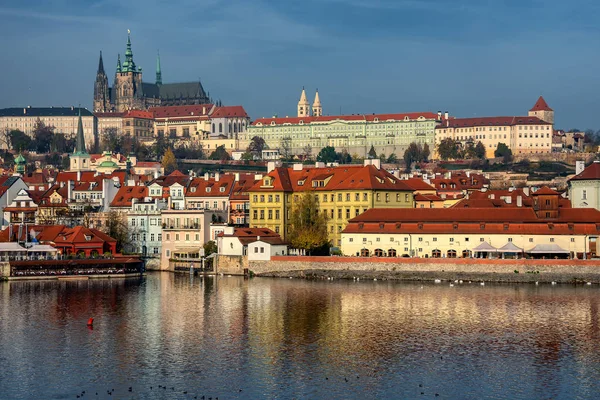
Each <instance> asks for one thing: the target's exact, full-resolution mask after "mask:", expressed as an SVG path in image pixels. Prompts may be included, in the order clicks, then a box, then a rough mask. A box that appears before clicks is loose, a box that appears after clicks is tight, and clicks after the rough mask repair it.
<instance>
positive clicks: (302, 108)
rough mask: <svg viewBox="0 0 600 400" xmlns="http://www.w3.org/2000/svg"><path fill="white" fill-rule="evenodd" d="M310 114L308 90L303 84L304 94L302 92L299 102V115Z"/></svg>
mask: <svg viewBox="0 0 600 400" xmlns="http://www.w3.org/2000/svg"><path fill="white" fill-rule="evenodd" d="M309 115H310V103H309V102H308V99H307V98H306V91H305V90H304V86H302V94H300V101H299V102H298V116H299V117H308V116H309Z"/></svg>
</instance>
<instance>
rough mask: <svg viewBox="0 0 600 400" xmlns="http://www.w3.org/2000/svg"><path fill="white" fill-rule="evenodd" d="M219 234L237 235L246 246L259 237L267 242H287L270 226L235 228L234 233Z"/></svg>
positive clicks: (223, 234) (222, 234)
mask: <svg viewBox="0 0 600 400" xmlns="http://www.w3.org/2000/svg"><path fill="white" fill-rule="evenodd" d="M218 236H220V237H236V238H238V240H239V241H240V243H242V245H244V246H247V245H248V244H249V243H253V242H256V240H257V239H258V237H260V240H261V241H263V242H265V243H269V244H285V243H284V242H283V240H281V236H279V234H278V233H275V232H273V231H272V230H271V229H269V228H235V229H234V230H233V234H232V235H226V234H225V233H220V234H219V235H218Z"/></svg>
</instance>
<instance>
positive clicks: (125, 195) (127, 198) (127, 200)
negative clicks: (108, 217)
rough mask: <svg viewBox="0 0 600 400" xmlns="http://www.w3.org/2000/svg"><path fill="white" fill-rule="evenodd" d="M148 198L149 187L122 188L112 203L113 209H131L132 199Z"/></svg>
mask: <svg viewBox="0 0 600 400" xmlns="http://www.w3.org/2000/svg"><path fill="white" fill-rule="evenodd" d="M145 197H148V187H147V186H122V187H121V188H119V191H118V192H117V194H116V195H115V198H114V199H113V201H112V202H111V203H110V206H111V207H131V200H132V199H138V200H139V199H143V198H145Z"/></svg>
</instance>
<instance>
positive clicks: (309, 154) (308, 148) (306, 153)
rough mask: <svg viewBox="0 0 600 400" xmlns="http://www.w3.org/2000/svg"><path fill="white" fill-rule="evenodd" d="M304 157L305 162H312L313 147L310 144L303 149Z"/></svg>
mask: <svg viewBox="0 0 600 400" xmlns="http://www.w3.org/2000/svg"><path fill="white" fill-rule="evenodd" d="M302 155H303V156H304V159H305V160H310V159H311V158H312V146H311V145H310V143H309V144H307V145H306V146H304V147H303V148H302Z"/></svg>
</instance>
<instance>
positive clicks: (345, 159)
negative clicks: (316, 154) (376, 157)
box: [336, 149, 352, 164]
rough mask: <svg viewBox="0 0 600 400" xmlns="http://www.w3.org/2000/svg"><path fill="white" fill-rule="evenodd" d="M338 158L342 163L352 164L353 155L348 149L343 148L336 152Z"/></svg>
mask: <svg viewBox="0 0 600 400" xmlns="http://www.w3.org/2000/svg"><path fill="white" fill-rule="evenodd" d="M336 156H337V159H338V161H339V162H340V163H341V164H350V163H351V162H352V156H351V155H350V154H348V150H346V149H343V150H342V151H341V152H340V153H336Z"/></svg>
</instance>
